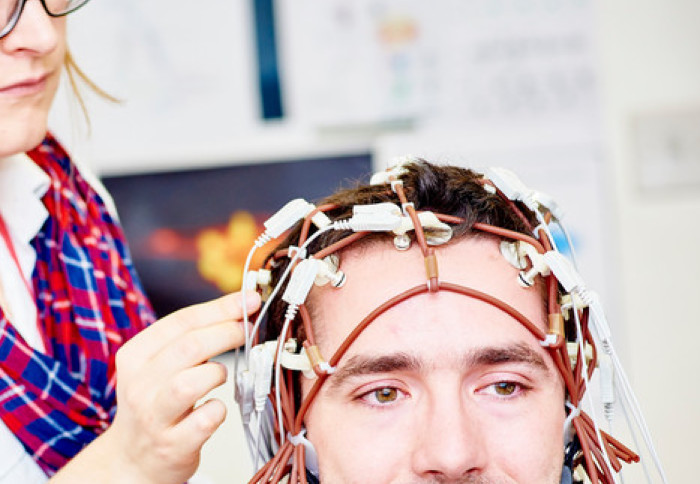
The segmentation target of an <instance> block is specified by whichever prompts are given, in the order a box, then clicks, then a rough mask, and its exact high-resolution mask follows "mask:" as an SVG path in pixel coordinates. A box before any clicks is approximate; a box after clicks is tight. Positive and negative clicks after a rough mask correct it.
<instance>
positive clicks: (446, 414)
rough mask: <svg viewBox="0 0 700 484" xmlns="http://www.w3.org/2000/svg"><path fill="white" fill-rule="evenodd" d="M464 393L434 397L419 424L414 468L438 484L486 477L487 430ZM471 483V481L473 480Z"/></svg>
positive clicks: (414, 453)
mask: <svg viewBox="0 0 700 484" xmlns="http://www.w3.org/2000/svg"><path fill="white" fill-rule="evenodd" d="M462 393H463V390H457V389H455V390H454V391H447V390H445V389H443V391H442V392H438V394H437V395H436V394H431V396H430V397H428V399H427V402H426V404H425V405H423V406H422V409H421V419H422V420H423V422H416V424H417V425H416V426H415V429H416V430H415V431H416V433H415V443H416V445H415V446H414V448H413V458H412V465H413V471H414V473H415V474H416V475H418V476H420V477H422V478H433V479H435V480H436V481H437V482H453V481H454V482H464V481H463V480H464V479H465V478H466V477H467V476H471V477H476V476H479V475H481V474H483V472H484V469H485V468H486V465H487V457H488V447H487V446H486V442H485V441H484V438H483V437H484V435H485V433H484V432H485V429H483V428H482V422H480V419H479V417H478V415H476V412H475V411H474V410H473V409H471V411H470V405H469V402H467V400H466V398H465V396H464V395H463V394H462ZM469 482H471V481H469Z"/></svg>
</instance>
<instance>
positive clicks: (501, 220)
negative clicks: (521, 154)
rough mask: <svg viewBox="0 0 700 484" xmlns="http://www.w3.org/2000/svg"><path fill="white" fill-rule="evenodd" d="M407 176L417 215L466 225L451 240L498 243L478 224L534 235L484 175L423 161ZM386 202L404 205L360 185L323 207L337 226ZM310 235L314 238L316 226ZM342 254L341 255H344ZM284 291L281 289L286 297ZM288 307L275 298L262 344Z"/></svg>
mask: <svg viewBox="0 0 700 484" xmlns="http://www.w3.org/2000/svg"><path fill="white" fill-rule="evenodd" d="M404 170H405V172H404V173H403V174H401V175H400V176H399V179H400V180H401V181H402V182H403V188H404V192H405V194H406V197H407V199H408V201H409V202H412V203H413V204H414V206H415V209H416V211H418V212H420V211H426V210H429V211H432V212H434V213H440V214H443V215H450V216H453V217H459V218H460V219H462V220H463V221H462V222H461V223H458V224H451V226H452V230H453V236H452V240H456V239H460V238H463V237H467V236H468V237H493V235H490V234H486V233H484V232H482V231H478V230H475V229H474V224H475V223H483V224H489V225H493V226H496V227H501V228H504V229H508V230H511V231H515V232H521V233H524V234H530V233H531V232H530V231H529V230H528V228H527V225H526V223H525V221H524V220H522V219H521V218H520V216H519V215H517V213H516V211H514V210H513V208H512V207H511V206H509V203H508V202H506V201H504V200H503V199H502V198H501V197H499V196H498V195H497V194H495V193H493V192H492V191H489V190H487V189H485V188H484V181H483V177H482V175H481V174H479V173H476V172H474V171H472V170H469V169H466V168H460V167H456V166H440V165H435V164H432V163H429V162H427V161H425V160H422V159H418V160H416V161H414V162H412V163H410V164H407V165H405V167H404ZM383 202H392V203H399V204H400V202H399V200H398V197H397V195H396V193H394V191H393V190H392V189H391V186H390V185H388V184H381V185H369V184H367V185H358V186H356V187H354V188H350V189H345V190H340V191H338V192H336V193H334V194H333V195H330V196H329V197H327V198H325V199H323V200H322V201H321V202H319V203H318V206H319V207H321V206H326V205H329V206H333V208H332V209H330V210H328V211H326V212H325V213H326V215H327V216H328V217H329V218H330V219H331V220H333V221H336V220H344V219H348V218H350V217H351V216H352V212H353V206H355V205H369V204H377V203H383ZM518 208H519V209H520V211H521V212H522V213H524V214H527V215H526V216H528V218H529V219H528V221H527V222H528V223H529V224H531V225H533V226H534V225H536V223H535V222H534V220H535V219H534V215H533V214H532V213H531V212H530V211H529V210H528V209H527V208H526V207H524V206H523V205H522V204H518ZM302 225H303V224H302V223H301V222H300V223H298V224H297V225H296V226H295V227H294V228H293V229H292V230H291V231H290V233H289V234H288V236H287V237H286V238H285V239H284V241H283V242H281V243H280V244H279V245H278V246H277V248H276V249H275V250H274V251H273V252H272V255H271V256H270V258H272V257H274V254H275V253H278V252H280V251H283V250H285V249H287V248H289V247H290V246H293V245H295V244H297V243H298V241H299V237H300V234H301V231H302ZM311 227H312V228H311V230H310V234H312V233H313V232H314V230H315V229H314V228H313V226H311ZM351 233H352V232H350V231H342V230H330V231H327V232H325V233H323V234H321V236H319V237H318V238H317V239H316V240H314V241H312V242H311V244H309V246H308V248H307V252H308V254H314V253H317V252H318V251H320V250H322V249H324V248H326V247H329V246H330V245H332V244H334V243H336V242H338V241H340V240H342V239H344V238H346V237H347V236H348V235H350V234H351ZM391 238H392V235H391V234H388V233H383V232H377V233H370V234H368V235H367V236H365V237H364V238H362V239H360V240H359V241H357V242H354V243H353V244H352V245H351V246H350V247H349V248H351V249H357V248H358V247H362V246H365V245H367V244H368V243H372V242H376V241H377V239H385V240H391ZM341 253H342V250H341ZM289 260H290V259H289V258H288V257H281V258H279V259H276V260H275V263H274V264H273V269H272V284H271V287H275V286H276V285H277V282H278V281H279V278H280V276H281V275H282V274H283V273H284V271H285V269H286V268H287V265H288V264H289ZM283 290H284V287H283V288H282V291H283ZM286 306H287V304H286V303H285V302H284V301H282V300H281V298H276V300H275V301H273V302H272V304H271V305H270V309H269V312H268V317H267V322H266V324H265V331H264V335H263V340H268V341H269V340H274V339H276V338H277V337H278V336H279V334H280V332H281V330H282V324H283V322H284V315H285V311H286ZM299 319H300V318H299V317H298V316H297V320H295V321H294V322H293V324H292V333H291V334H292V336H293V337H296V338H297V339H298V340H299V341H303V340H304V330H303V325H302V324H301V323H300V321H299Z"/></svg>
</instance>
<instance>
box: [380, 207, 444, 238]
mask: <svg viewBox="0 0 700 484" xmlns="http://www.w3.org/2000/svg"><path fill="white" fill-rule="evenodd" d="M418 221H419V222H420V224H421V226H422V227H423V233H425V241H426V242H427V243H428V245H442V244H446V243H447V242H449V241H450V239H451V238H452V227H450V226H449V225H447V224H446V223H444V222H441V221H440V219H438V218H437V216H436V215H435V214H434V213H433V212H420V213H419V214H418ZM410 230H415V227H414V226H413V219H412V218H411V217H409V216H407V215H404V216H403V217H401V224H400V225H399V226H398V227H397V228H395V229H394V233H395V234H396V235H404V234H405V233H406V232H408V231H410Z"/></svg>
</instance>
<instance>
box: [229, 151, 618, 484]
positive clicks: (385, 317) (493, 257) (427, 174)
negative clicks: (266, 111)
mask: <svg viewBox="0 0 700 484" xmlns="http://www.w3.org/2000/svg"><path fill="white" fill-rule="evenodd" d="M506 191H507V189H506ZM386 202H390V203H392V204H394V205H379V204H382V203H386ZM525 203H526V204H527V203H528V201H527V200H526V201H525ZM357 206H360V209H354V207H357ZM368 207H369V208H368ZM392 207H393V208H392ZM318 210H319V211H321V212H323V213H325V215H326V217H320V216H317V215H315V214H316V211H313V212H311V213H307V216H306V220H305V221H304V222H303V223H299V224H298V225H297V226H296V227H295V228H294V229H293V230H292V232H291V233H290V235H289V236H288V237H287V239H286V241H285V242H283V243H282V244H281V245H280V246H279V248H278V250H276V251H275V252H274V253H273V256H272V257H271V258H270V260H269V267H270V268H271V269H272V270H271V273H272V283H271V284H270V286H271V287H276V286H277V285H278V284H279V285H280V287H281V289H279V292H278V293H279V294H282V291H284V296H283V297H282V298H281V299H280V298H275V297H274V296H275V294H277V293H275V292H273V293H272V296H271V298H272V299H271V305H270V309H269V313H268V318H267V322H266V328H265V332H264V335H263V338H262V339H263V340H266V341H275V340H277V341H279V340H281V341H283V342H289V338H290V337H291V338H295V339H296V340H297V341H298V342H299V343H300V344H301V343H302V342H303V343H304V347H305V349H304V351H302V352H301V353H300V352H299V350H298V347H299V346H300V345H299V346H297V349H295V348H294V345H290V344H287V345H286V346H284V345H280V346H278V347H277V350H276V355H277V360H278V361H279V366H278V367H277V373H278V374H279V375H280V376H284V377H282V378H280V379H279V381H276V382H275V384H274V385H273V391H272V393H271V396H272V398H271V402H275V404H274V405H270V406H269V407H268V408H269V409H272V408H274V409H275V413H276V417H275V418H276V419H277V422H278V425H277V426H278V428H284V431H283V432H277V437H275V438H274V439H271V441H273V442H271V447H272V448H273V450H274V448H275V447H276V446H277V445H278V444H283V445H282V446H281V448H280V449H279V451H278V452H277V454H276V456H275V457H274V458H272V459H271V460H270V461H269V462H268V464H267V465H266V466H265V467H264V468H263V470H262V471H261V472H260V473H258V475H257V476H256V477H255V478H254V479H253V480H252V481H251V482H268V481H269V480H270V478H272V482H276V481H275V475H274V473H275V472H279V473H280V475H282V474H284V473H286V472H287V471H288V470H289V469H285V467H286V463H287V462H288V461H289V462H291V463H292V469H291V474H292V476H294V475H296V474H298V475H299V476H300V478H301V479H302V480H303V472H301V469H303V464H302V463H303V461H304V455H305V453H306V454H309V452H310V453H311V454H312V455H311V458H310V459H308V460H307V464H309V461H311V465H310V467H312V468H315V467H317V469H313V470H314V471H317V472H318V473H319V475H320V478H321V481H322V482H323V483H333V484H335V483H346V482H348V483H351V482H379V483H407V482H410V483H418V482H455V483H459V482H477V483H479V482H483V483H531V482H537V483H543V484H555V483H558V482H560V479H561V477H562V465H563V463H564V460H565V455H564V454H565V446H566V445H568V448H569V456H570V458H571V459H574V458H575V459H577V460H578V459H581V458H582V457H583V456H584V454H585V458H586V459H588V458H589V457H590V455H591V452H593V454H594V453H595V452H594V451H591V450H586V451H585V452H583V453H581V452H579V450H580V447H579V445H580V444H579V442H580V438H583V439H584V442H585V444H586V445H587V446H588V447H589V449H590V448H591V447H592V446H593V445H594V444H595V443H594V444H591V442H590V441H591V436H590V434H589V433H588V430H589V427H585V428H584V427H583V425H584V423H581V422H582V420H583V417H581V416H579V415H578V410H576V411H575V412H573V413H572V412H571V411H570V408H571V407H574V408H577V407H578V404H579V401H580V398H581V395H582V393H583V392H582V390H583V388H582V387H583V386H585V384H584V383H582V382H584V381H585V380H586V377H585V376H582V372H583V370H584V368H585V366H584V364H583V361H579V363H578V364H577V366H575V367H574V368H572V367H571V365H570V363H569V357H568V354H567V353H566V351H567V350H566V344H565V343H566V342H565V339H564V326H567V328H568V331H569V332H570V333H574V334H573V338H572V339H576V329H574V326H575V325H578V326H579V327H581V328H582V329H580V330H579V332H578V334H581V335H583V336H582V340H585V341H586V342H587V343H589V344H592V339H591V338H590V332H589V331H588V328H587V312H586V311H587V310H586V309H585V308H584V309H583V310H577V311H570V312H569V317H568V318H565V317H564V316H563V315H562V312H561V308H560V302H561V301H560V299H561V298H560V296H561V294H560V287H559V285H558V281H557V279H556V278H555V277H554V275H553V274H552V273H551V271H550V270H549V268H548V267H545V266H546V264H544V262H543V261H544V258H543V255H542V254H544V253H545V252H547V253H550V252H552V245H551V240H549V238H548V237H547V231H546V229H545V228H543V227H541V226H539V225H542V224H543V223H544V224H546V223H547V222H548V221H549V220H550V218H551V213H549V212H548V211H547V210H546V208H545V207H543V209H542V211H541V212H540V213H534V212H532V211H530V210H528V209H527V208H526V207H525V206H524V205H523V204H522V203H520V202H513V201H511V200H509V199H508V198H507V197H506V196H504V193H503V192H502V190H498V189H497V188H496V187H495V186H494V185H493V184H492V183H491V182H489V181H487V180H485V179H484V178H483V177H482V176H481V175H479V174H476V173H473V172H471V171H468V170H464V169H460V168H455V167H439V166H433V165H430V164H427V163H424V162H419V161H417V162H412V163H408V164H406V165H405V166H402V167H400V168H399V169H397V170H394V171H392V172H389V173H387V174H385V175H384V176H380V179H379V180H375V183H373V184H372V185H368V186H361V187H358V188H356V189H352V190H347V191H342V192H339V193H337V194H335V195H333V196H331V197H329V198H328V199H327V200H324V201H323V202H322V203H321V204H320V205H319V207H318ZM368 211H369V215H367V212H368ZM396 219H400V220H399V221H397V220H396ZM312 221H313V223H314V224H316V225H317V226H318V228H313V227H312ZM360 234H363V235H360ZM533 235H534V237H533ZM538 238H539V239H541V240H538ZM297 247H300V248H301V249H298V248H297ZM302 259H303V261H302V262H299V261H300V260H302ZM557 260H558V259H557ZM289 273H291V274H292V276H291V282H289V284H288V285H286V284H287V276H288V275H289ZM297 276H298V277H297ZM314 280H315V282H316V286H315V287H313V288H311V289H310V291H309V290H308V288H309V287H310V286H311V285H312V281H314ZM305 281H306V282H305ZM328 281H331V284H324V283H327V282H328ZM335 286H337V287H335ZM300 288H301V289H300ZM300 294H301V295H300ZM297 311H298V314H297ZM574 313H576V317H574V316H573V315H574ZM579 313H580V314H579ZM579 316H580V318H579ZM564 319H567V321H566V325H565V324H564ZM575 323H576V324H575ZM300 356H301V360H300V359H299V357H300ZM307 356H308V359H307ZM292 360H293V361H292ZM578 360H583V358H578ZM299 361H302V362H303V361H307V364H306V366H307V367H313V370H314V372H315V376H314V377H313V378H307V377H300V376H299V374H298V373H294V374H287V375H284V372H285V370H284V368H297V369H300V368H301V367H299ZM308 361H310V364H309V363H308ZM593 363H594V362H593ZM256 365H257V364H254V365H253V366H256ZM302 366H303V365H302ZM306 370H307V371H306V374H307V376H308V375H309V374H310V373H311V372H310V371H309V370H310V368H306ZM311 375H312V376H313V373H311ZM239 390H240V392H241V393H243V391H242V390H241V389H240V388H239ZM567 401H568V405H569V408H567V406H566V404H567ZM572 402H573V403H572ZM567 414H568V415H569V416H570V418H567ZM577 419H578V420H577ZM572 421H573V422H574V423H575V424H576V425H578V427H580V429H581V430H580V431H579V428H576V429H575V430H576V433H577V434H579V437H580V438H578V437H577V439H573V440H572V439H571V438H568V437H570V436H568V437H566V436H565V432H564V430H565V429H568V428H569V426H570V424H571V422H572ZM576 425H575V427H576ZM585 425H587V424H585ZM592 432H593V433H594V432H595V430H592ZM280 434H281V435H280ZM304 434H305V436H304ZM581 435H582V436H583V437H581ZM565 438H566V440H567V441H566V442H565ZM306 439H308V440H306ZM284 442H286V443H284ZM309 442H310V443H309ZM301 444H304V445H301ZM314 449H315V450H314ZM292 454H293V455H294V457H293V458H290V456H291V455H292ZM594 458H595V456H594ZM316 462H317V464H316ZM569 464H571V462H569ZM267 471H269V472H270V473H269V474H268V475H267V477H266V476H265V473H266V472H267ZM610 482H612V481H610Z"/></svg>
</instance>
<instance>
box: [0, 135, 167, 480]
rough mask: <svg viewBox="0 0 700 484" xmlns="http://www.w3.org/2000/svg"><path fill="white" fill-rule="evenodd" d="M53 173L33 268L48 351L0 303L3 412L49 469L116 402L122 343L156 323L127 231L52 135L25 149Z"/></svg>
mask: <svg viewBox="0 0 700 484" xmlns="http://www.w3.org/2000/svg"><path fill="white" fill-rule="evenodd" d="M28 155H29V157H30V158H31V159H32V160H34V162H35V163H36V164H37V165H38V166H39V167H40V168H42V169H43V170H44V171H45V172H46V173H47V174H48V175H49V177H50V178H51V186H50V187H49V190H48V192H47V193H46V195H45V196H44V199H43V202H44V204H45V205H46V208H47V209H48V211H49V214H50V216H49V218H48V220H47V221H46V223H45V224H44V226H43V227H42V229H41V231H40V233H39V235H38V236H37V237H36V238H35V239H34V241H33V246H34V249H35V250H36V253H37V264H36V268H35V270H34V273H33V275H32V279H33V285H34V291H35V295H36V301H37V309H38V315H39V322H38V324H39V330H40V332H41V334H42V337H43V340H44V346H45V348H46V354H43V353H41V352H39V351H35V350H33V349H32V348H31V347H30V346H29V345H28V344H27V343H26V342H25V341H24V340H23V339H22V337H21V336H20V335H19V334H18V333H17V331H16V330H15V328H14V327H13V326H12V324H11V323H10V322H9V321H8V320H7V319H6V318H5V316H4V314H2V311H1V310H0V417H1V418H2V420H3V421H4V422H5V424H6V425H7V426H8V427H9V428H10V430H11V431H12V432H13V433H14V434H15V435H16V436H17V437H18V438H19V440H20V441H21V442H22V444H23V445H24V447H25V448H26V449H27V451H28V452H29V453H30V454H31V455H32V457H33V458H34V459H35V460H36V462H37V463H38V464H39V465H40V466H41V468H42V469H43V470H44V472H46V473H47V474H48V475H52V474H53V473H55V471H56V470H58V469H59V468H60V467H62V466H63V465H64V464H65V463H66V462H67V461H68V460H69V459H71V458H72V457H73V456H74V455H75V454H77V453H78V452H79V451H80V450H81V449H82V448H83V447H84V446H85V445H86V444H88V443H89V442H91V441H92V440H93V439H94V438H95V437H96V436H97V435H99V434H100V433H101V432H103V431H104V430H105V429H106V428H107V426H108V425H109V423H110V422H111V420H112V418H113V417H114V413H115V410H116V394H115V376H116V375H115V362H114V357H115V353H116V351H117V349H119V347H120V346H121V345H122V344H123V343H124V342H126V341H127V340H128V339H129V338H131V337H132V336H133V335H135V334H136V333H137V332H139V331H140V330H141V329H143V328H144V327H145V326H147V325H148V324H150V323H151V322H153V320H154V315H153V311H152V309H151V307H150V305H149V303H148V301H147V299H146V297H145V295H144V293H143V291H142V289H141V286H140V283H139V281H138V278H137V276H136V273H135V271H134V268H133V265H132V262H131V260H130V256H129V252H128V249H127V246H126V242H125V240H124V235H123V233H122V230H121V228H120V227H119V225H118V223H117V222H116V221H115V220H114V219H113V218H112V216H111V215H110V214H109V212H108V211H107V209H106V207H105V205H104V203H103V201H102V199H101V198H100V197H99V195H98V194H97V193H96V192H95V191H94V189H93V188H92V187H91V186H90V185H89V184H88V183H87V182H86V181H85V180H84V179H83V178H82V176H81V175H80V173H78V171H77V170H76V168H75V166H74V165H72V164H71V162H70V159H69V158H68V155H67V154H66V153H65V151H64V150H63V149H62V147H61V146H60V145H59V144H58V142H57V141H56V140H55V139H54V138H53V137H52V136H51V135H47V137H46V139H44V141H43V142H42V144H41V145H39V146H38V147H37V148H35V149H34V150H32V151H31V152H29V153H28Z"/></svg>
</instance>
